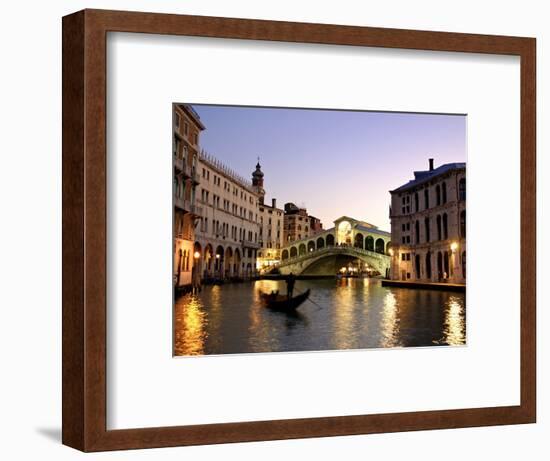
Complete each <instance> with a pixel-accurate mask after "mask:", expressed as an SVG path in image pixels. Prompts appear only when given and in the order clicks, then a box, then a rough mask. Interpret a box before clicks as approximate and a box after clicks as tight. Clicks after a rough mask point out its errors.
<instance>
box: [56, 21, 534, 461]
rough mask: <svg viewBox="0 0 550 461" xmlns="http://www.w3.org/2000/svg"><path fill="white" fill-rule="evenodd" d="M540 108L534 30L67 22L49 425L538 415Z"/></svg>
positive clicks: (73, 438)
mask: <svg viewBox="0 0 550 461" xmlns="http://www.w3.org/2000/svg"><path fill="white" fill-rule="evenodd" d="M535 126H536V123H535V40H534V39H532V38H523V37H503V36H487V35H471V34H458V33H447V32H426V31H410V30H395V29H379V28H371V27H350V26H337V25H324V24H305V23H303V24H302V23H286V22H273V21H261V20H245V19H227V18H212V17H197V16H179V15H166V14H154V13H134V12H118V11H103V10H84V11H81V12H78V13H75V14H72V15H69V16H66V17H64V18H63V443H65V444H67V445H69V446H72V447H74V448H77V449H80V450H83V451H103V450H117V449H131V448H148V447H167V446H179V445H192V444H211V443H225V442H238V441H254V440H274V439H289V438H301V437H321V436H334V435H347V434H369V433H379V432H396V431H410V430H423V429H439V428H458V427H471V426H487V425H500V424H520V423H530V422H534V421H535V418H536V355H535V354H536V337H535V331H536V323H535V291H536V290H535V279H536V264H535V262H536V260H535V253H536V222H535V208H536V204H535V187H536V185H535V173H536V166H535V145H536V143H535V141H536V131H535ZM466 191H468V200H467V199H466ZM466 286H468V289H467V290H466Z"/></svg>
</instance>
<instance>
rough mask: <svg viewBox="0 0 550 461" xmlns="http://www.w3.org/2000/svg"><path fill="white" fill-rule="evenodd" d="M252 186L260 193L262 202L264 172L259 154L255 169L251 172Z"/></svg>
mask: <svg viewBox="0 0 550 461" xmlns="http://www.w3.org/2000/svg"><path fill="white" fill-rule="evenodd" d="M252 187H253V188H254V190H255V191H256V193H258V194H259V195H260V203H264V196H265V190H264V173H263V171H262V166H261V165H260V156H258V163H257V164H256V169H255V170H254V171H253V172H252Z"/></svg>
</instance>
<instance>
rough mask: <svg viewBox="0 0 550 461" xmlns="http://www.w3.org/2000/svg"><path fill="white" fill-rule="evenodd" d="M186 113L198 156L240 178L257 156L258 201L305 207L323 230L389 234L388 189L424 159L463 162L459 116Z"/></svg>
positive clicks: (239, 110)
mask: <svg viewBox="0 0 550 461" xmlns="http://www.w3.org/2000/svg"><path fill="white" fill-rule="evenodd" d="M193 107H194V109H195V110H196V111H197V113H198V114H199V115H200V117H201V121H202V122H203V123H204V125H205V126H206V130H205V131H203V133H202V138H201V141H200V144H201V147H202V148H203V149H205V150H206V151H207V152H208V153H210V154H212V155H214V156H215V157H216V158H218V159H219V160H221V161H222V162H224V163H225V164H226V165H227V166H229V167H231V168H232V169H233V170H235V171H236V172H237V173H239V174H240V175H242V176H244V177H245V178H247V179H248V178H251V174H252V171H253V170H254V168H255V165H256V162H257V158H258V157H260V163H261V165H262V170H263V172H264V174H265V176H264V188H265V190H266V202H267V203H271V198H272V197H274V198H276V199H277V205H278V206H279V207H280V208H283V205H284V203H286V202H294V203H296V204H297V205H301V206H305V207H307V210H308V213H310V214H312V215H314V216H317V217H318V218H320V219H321V221H322V222H323V227H325V228H330V227H332V226H333V221H334V220H335V219H337V218H338V217H340V216H342V215H347V216H350V217H352V218H355V219H360V220H364V221H368V222H370V223H372V224H375V225H377V226H378V227H380V228H381V229H383V230H387V231H389V230H390V223H389V216H388V209H389V204H390V194H389V190H391V189H395V188H397V187H398V186H400V185H402V184H404V183H405V182H407V181H408V180H410V179H411V178H412V177H413V171H415V170H425V169H427V168H428V158H430V157H433V158H434V159H435V166H436V167H437V166H439V165H442V164H444V163H451V162H465V161H466V117H465V116H463V115H439V114H438V115H434V114H414V113H388V112H362V111H333V110H311V109H307V110H306V109H274V108H257V107H253V108H251V107H235V106H210V105H196V104H194V105H193Z"/></svg>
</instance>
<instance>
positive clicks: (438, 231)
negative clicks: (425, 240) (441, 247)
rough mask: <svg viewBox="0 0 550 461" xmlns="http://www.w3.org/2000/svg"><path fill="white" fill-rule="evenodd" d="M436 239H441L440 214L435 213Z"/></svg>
mask: <svg viewBox="0 0 550 461" xmlns="http://www.w3.org/2000/svg"><path fill="white" fill-rule="evenodd" d="M436 222H437V240H441V215H437V218H436Z"/></svg>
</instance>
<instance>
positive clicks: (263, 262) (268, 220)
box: [252, 160, 284, 272]
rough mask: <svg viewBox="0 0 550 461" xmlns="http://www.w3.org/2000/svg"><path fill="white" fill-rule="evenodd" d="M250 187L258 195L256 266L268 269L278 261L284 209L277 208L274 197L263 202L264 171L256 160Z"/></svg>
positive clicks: (258, 268) (282, 240)
mask: <svg viewBox="0 0 550 461" xmlns="http://www.w3.org/2000/svg"><path fill="white" fill-rule="evenodd" d="M252 187H253V189H254V190H255V191H256V192H257V193H258V195H259V207H258V217H259V223H258V224H259V243H260V249H259V250H258V258H257V260H256V268H257V270H258V271H260V272H265V271H268V270H270V268H271V267H272V266H275V265H277V264H279V263H280V260H281V247H282V246H283V243H284V239H283V227H284V210H282V209H281V208H277V201H276V199H274V198H273V199H271V205H268V204H267V203H265V189H264V173H263V172H262V167H261V165H260V162H259V160H258V164H257V165H256V170H254V172H253V173H252Z"/></svg>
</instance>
